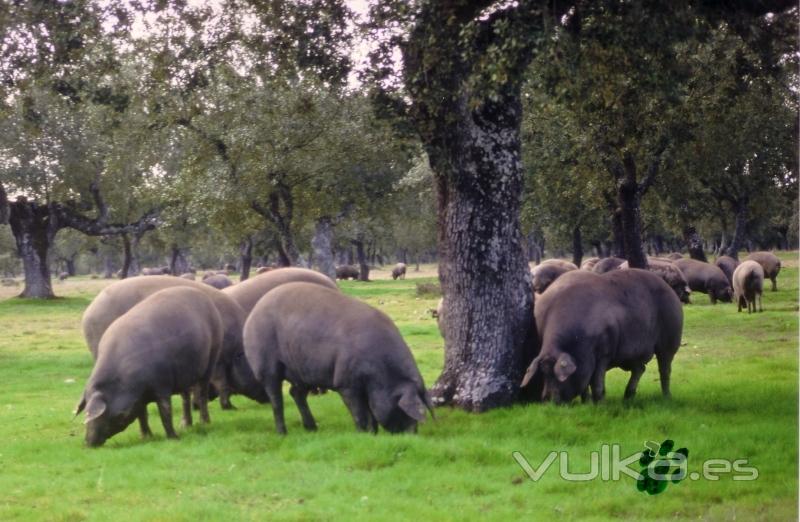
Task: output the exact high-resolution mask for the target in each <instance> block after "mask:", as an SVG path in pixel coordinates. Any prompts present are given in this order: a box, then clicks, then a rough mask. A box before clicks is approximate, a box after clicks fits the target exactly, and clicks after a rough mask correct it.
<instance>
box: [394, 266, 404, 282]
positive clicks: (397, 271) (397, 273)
mask: <svg viewBox="0 0 800 522" xmlns="http://www.w3.org/2000/svg"><path fill="white" fill-rule="evenodd" d="M397 278H400V279H405V278H406V264H405V263H397V264H396V265H394V268H392V279H397Z"/></svg>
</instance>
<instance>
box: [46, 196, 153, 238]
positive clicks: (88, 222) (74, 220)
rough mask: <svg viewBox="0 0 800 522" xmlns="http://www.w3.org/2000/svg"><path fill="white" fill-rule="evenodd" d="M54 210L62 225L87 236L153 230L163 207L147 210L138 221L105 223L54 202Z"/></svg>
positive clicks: (141, 232)
mask: <svg viewBox="0 0 800 522" xmlns="http://www.w3.org/2000/svg"><path fill="white" fill-rule="evenodd" d="M52 206H53V211H54V212H55V214H56V216H57V217H58V222H59V224H61V225H62V226H66V227H69V228H73V229H75V230H77V231H79V232H81V233H83V234H86V235H87V236H116V235H120V234H126V233H133V234H137V233H140V234H143V233H144V232H145V231H147V230H152V229H154V228H155V227H156V225H157V224H158V216H159V214H160V213H161V208H160V207H157V208H154V209H151V210H149V211H147V212H146V213H145V214H144V215H142V217H141V218H139V220H138V221H136V222H134V223H128V224H122V223H111V224H108V223H105V222H101V221H100V220H98V219H91V218H88V217H86V216H84V215H83V214H80V213H79V212H77V211H76V210H75V209H73V208H71V207H68V206H65V205H62V204H60V203H52Z"/></svg>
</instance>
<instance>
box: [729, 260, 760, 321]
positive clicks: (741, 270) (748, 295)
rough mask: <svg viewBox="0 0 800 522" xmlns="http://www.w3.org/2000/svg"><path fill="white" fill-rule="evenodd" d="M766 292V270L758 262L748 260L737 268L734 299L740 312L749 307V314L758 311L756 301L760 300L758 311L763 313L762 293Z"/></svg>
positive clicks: (734, 276)
mask: <svg viewBox="0 0 800 522" xmlns="http://www.w3.org/2000/svg"><path fill="white" fill-rule="evenodd" d="M763 291H764V269H763V268H762V267H761V265H760V264H758V263H757V262H755V261H753V260H750V259H748V260H747V261H745V262H743V263H742V264H741V265H739V266H737V267H736V271H735V272H734V273H733V298H734V299H735V300H736V304H737V305H738V307H739V309H738V311H739V312H741V311H742V306H746V307H747V313H748V314H749V313H754V312H755V311H756V300H758V305H759V306H758V311H759V312H763V311H764V306H763V301H762V292H763Z"/></svg>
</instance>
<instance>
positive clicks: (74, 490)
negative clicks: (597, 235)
mask: <svg viewBox="0 0 800 522" xmlns="http://www.w3.org/2000/svg"><path fill="white" fill-rule="evenodd" d="M782 257H783V259H784V260H785V262H784V266H785V268H784V269H783V271H782V272H781V275H780V276H779V280H778V285H779V291H778V292H774V293H773V292H770V291H767V292H765V294H764V308H765V312H764V313H763V314H755V315H749V316H748V315H747V314H744V313H741V314H737V312H736V306H735V305H733V304H721V305H717V306H711V305H710V304H709V302H708V299H707V298H706V296H702V295H696V296H694V301H695V302H694V304H692V305H689V306H686V307H685V308H684V310H685V318H686V319H685V323H686V324H685V330H684V342H685V344H684V345H683V346H682V347H681V349H680V350H679V352H678V354H677V356H676V358H675V362H674V366H673V385H672V390H673V399H672V400H670V401H667V400H663V399H662V398H661V397H660V391H659V385H658V378H657V373H658V372H657V370H656V366H655V362H652V363H651V364H650V365H648V370H647V372H646V373H645V375H644V377H642V380H641V382H640V385H639V392H638V395H637V397H636V399H635V400H634V401H632V402H631V403H630V404H624V403H623V401H622V392H623V389H624V386H625V383H626V381H627V374H624V373H623V372H621V371H619V370H613V371H611V372H610V373H609V375H608V378H607V400H606V401H605V402H604V403H603V404H600V405H597V406H595V405H588V404H587V405H583V404H579V403H575V404H573V405H571V406H568V407H556V406H552V405H537V404H534V405H528V406H516V407H512V408H507V409H501V410H495V411H491V412H488V413H485V414H481V415H474V414H467V413H465V412H462V411H458V410H452V409H440V410H438V411H437V420H436V421H433V422H432V421H428V422H426V423H424V424H423V425H421V426H420V430H419V434H418V435H416V436H415V435H395V436H392V435H388V434H385V433H380V434H379V435H377V436H372V435H368V434H360V433H356V432H355V429H354V427H353V424H352V421H351V419H350V416H349V414H348V413H347V411H346V409H345V407H344V405H343V404H342V402H341V400H340V399H339V397H338V396H337V395H336V394H335V393H328V394H326V395H323V396H317V397H313V396H312V397H311V398H310V399H309V402H310V406H311V409H312V411H313V412H314V414H315V416H316V418H317V421H318V423H319V431H318V432H316V433H305V432H304V431H303V429H302V426H301V424H300V416H299V414H298V412H297V409H296V407H295V406H294V404H293V402H292V401H291V399H290V398H289V396H288V393H287V394H286V418H287V428H288V430H289V434H288V436H286V437H279V436H277V435H276V434H275V433H274V425H273V422H272V414H271V411H270V410H269V408H268V406H261V405H258V404H256V403H254V402H251V401H249V400H246V399H244V398H242V397H234V399H233V402H234V404H236V406H237V407H238V408H239V409H238V411H233V412H227V411H221V410H220V409H219V406H218V404H217V403H216V402H215V403H213V404H212V407H211V418H212V423H211V424H210V425H209V426H208V427H205V426H199V425H195V426H194V427H192V428H189V429H183V430H181V429H180V428H179V430H178V431H179V434H180V436H181V439H180V440H179V441H168V440H166V439H165V438H164V436H163V429H162V428H161V426H160V422H159V421H158V416H157V413H156V410H155V407H154V406H153V405H151V415H152V420H151V425H152V427H153V430H154V432H155V434H156V435H155V437H154V438H153V439H152V440H147V441H142V440H140V438H139V434H138V429H137V428H136V426H135V425H133V426H131V427H129V428H128V430H126V431H125V432H124V433H122V434H119V435H117V436H116V437H114V438H113V439H111V440H110V441H109V442H108V443H106V445H105V446H104V447H102V448H100V449H97V450H90V449H86V448H84V447H83V429H82V428H83V426H82V424H81V421H80V420H73V419H72V415H71V413H70V412H71V410H72V409H73V407H74V406H75V404H76V403H77V401H78V399H79V397H80V394H81V391H82V388H83V384H84V382H85V380H86V378H87V377H88V375H89V373H90V371H91V366H92V364H91V357H90V355H89V353H88V350H87V349H86V347H85V345H84V343H83V340H82V337H81V334H80V330H79V321H80V316H81V313H82V311H83V309H84V308H85V307H86V306H87V305H88V304H89V302H90V300H91V298H92V297H93V296H94V295H95V294H96V293H97V292H98V291H99V290H100V288H102V286H103V285H105V284H107V283H106V282H104V281H99V280H89V279H84V278H76V279H74V280H68V281H66V282H63V283H55V287H56V292H57V293H58V294H59V295H61V296H63V298H61V299H57V300H52V301H47V302H35V301H26V300H20V299H5V300H0V332H2V335H0V441H2V444H1V445H0V520H4V521H5V520H65V521H66V520H70V521H73V520H74V521H77V520H164V521H167V520H169V521H174V520H187V521H188V520H375V519H378V520H383V519H417V520H484V519H489V520H509V519H519V518H522V517H524V518H527V519H534V520H546V519H553V518H556V517H558V518H563V519H566V520H572V519H582V520H607V519H611V518H615V519H616V518H623V519H631V520H663V519H673V518H678V519H688V518H692V519H698V518H700V519H710V520H732V519H739V520H769V521H775V520H796V519H797V516H798V509H797V498H798V489H797V488H798V467H797V461H798V313H797V312H798V269H797V253H796V252H791V253H786V254H783V255H782ZM409 268H410V269H409V278H408V279H406V280H404V281H402V280H401V281H392V280H391V279H390V278H389V277H388V270H384V271H376V272H375V273H374V274H373V277H375V279H376V280H375V281H374V282H371V283H357V282H345V283H342V284H341V286H342V288H343V290H344V291H345V292H346V293H348V294H350V295H353V296H356V297H358V298H360V299H363V300H364V301H366V302H368V303H370V304H372V305H374V306H377V307H378V308H381V309H382V310H384V311H385V312H386V313H388V314H389V315H390V316H391V317H392V318H393V319H394V320H395V322H396V324H397V325H398V327H399V328H400V331H401V332H402V333H403V335H404V336H405V338H406V340H407V342H408V344H409V345H410V346H411V347H412V350H413V351H414V355H415V357H416V359H417V362H418V364H419V366H420V369H421V371H422V374H423V376H424V377H425V380H426V384H428V385H429V386H430V385H432V384H433V382H434V380H435V378H436V376H437V375H438V372H439V370H440V369H441V365H442V359H443V354H442V340H441V338H440V337H439V334H438V330H437V328H436V323H435V321H434V320H433V319H431V318H430V316H429V314H428V313H427V310H428V309H430V308H434V307H435V305H436V298H418V297H417V296H416V294H415V283H416V282H420V281H432V280H433V277H434V275H435V271H434V270H433V269H431V267H423V271H422V272H421V273H418V274H417V273H414V272H413V266H412V267H409ZM17 292H19V289H13V288H0V299H2V298H6V297H10V296H11V295H13V294H14V293H17ZM178 403H179V401H178V400H177V398H176V399H175V400H174V401H173V405H174V408H176V410H175V411H176V412H177V411H178V410H177V407H178ZM175 418H176V425H177V423H178V419H179V414H178V413H176V414H175ZM195 420H197V415H195ZM668 437H669V438H672V439H674V440H675V441H676V443H677V445H678V446H679V447H680V446H686V447H688V448H689V450H690V455H689V471H698V472H699V471H702V462H703V461H704V460H706V459H709V458H726V459H731V460H734V459H742V458H746V459H747V460H748V465H751V466H755V467H756V468H757V469H758V472H759V476H758V479H757V480H755V481H735V480H733V476H734V475H736V474H735V473H730V474H726V475H721V476H720V478H719V480H718V481H707V480H696V481H691V480H688V479H687V480H685V481H684V482H682V483H681V484H678V485H670V486H669V487H668V488H667V491H665V492H664V493H662V494H660V495H656V496H647V495H645V494H643V493H639V492H638V491H636V488H635V485H634V481H633V480H632V479H630V478H627V477H623V478H622V479H621V480H620V481H616V482H615V481H603V480H600V479H597V480H592V481H588V482H567V481H565V480H563V479H561V478H560V477H559V475H558V473H557V468H558V463H557V462H556V463H555V464H554V465H553V466H552V467H551V468H550V470H549V471H548V472H547V473H545V475H544V477H543V478H542V479H541V480H540V481H538V482H533V481H531V480H529V479H528V478H527V476H526V475H525V474H524V473H523V471H522V470H521V468H520V467H519V466H518V465H517V464H516V462H515V461H514V460H513V459H512V456H511V453H512V452H514V451H520V452H522V453H523V454H524V455H525V456H526V457H527V458H528V460H529V461H530V462H531V464H532V465H533V466H534V467H535V466H537V465H538V464H539V463H540V462H542V461H543V460H544V458H545V456H546V455H547V454H548V453H549V452H550V451H553V450H556V451H558V450H568V451H570V457H569V458H570V460H569V466H570V471H576V472H577V471H586V470H588V469H589V462H590V460H589V459H590V457H589V455H590V452H591V451H597V450H599V448H600V445H601V444H612V443H618V444H620V445H621V447H622V454H623V455H624V456H627V455H630V454H633V453H635V452H637V451H640V450H641V449H642V444H643V442H644V441H646V440H654V441H659V442H660V441H661V440H663V439H665V438H668Z"/></svg>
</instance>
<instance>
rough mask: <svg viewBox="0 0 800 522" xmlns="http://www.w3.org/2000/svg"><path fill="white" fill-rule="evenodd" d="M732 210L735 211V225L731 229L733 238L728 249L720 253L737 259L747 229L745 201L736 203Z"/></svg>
mask: <svg viewBox="0 0 800 522" xmlns="http://www.w3.org/2000/svg"><path fill="white" fill-rule="evenodd" d="M734 208H735V209H736V224H735V226H734V229H733V237H732V238H731V243H730V245H728V248H726V249H725V250H724V251H723V252H722V253H723V254H726V255H729V256H730V257H732V258H734V259H739V250H741V249H742V245H743V244H744V235H745V229H746V228H747V199H746V198H743V199H740V200H739V201H737V203H736V205H735V207H734Z"/></svg>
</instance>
